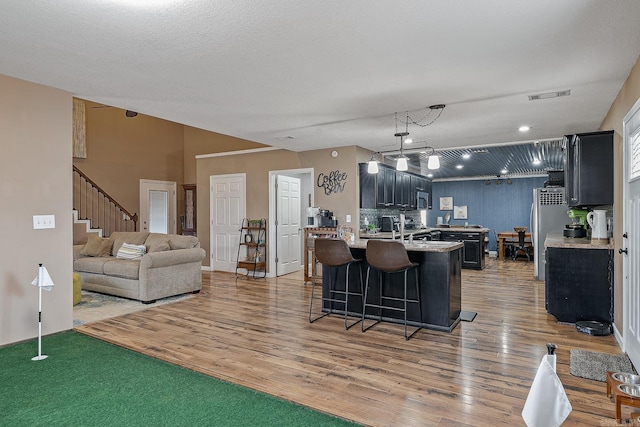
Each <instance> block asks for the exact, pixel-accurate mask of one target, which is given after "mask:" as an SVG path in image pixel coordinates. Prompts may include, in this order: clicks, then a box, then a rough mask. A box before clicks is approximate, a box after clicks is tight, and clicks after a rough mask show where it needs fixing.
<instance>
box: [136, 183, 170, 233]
mask: <svg viewBox="0 0 640 427" xmlns="http://www.w3.org/2000/svg"><path fill="white" fill-rule="evenodd" d="M140 230H141V231H148V232H151V233H162V234H174V233H176V183H175V182H170V181H154V180H149V179H141V180H140Z"/></svg>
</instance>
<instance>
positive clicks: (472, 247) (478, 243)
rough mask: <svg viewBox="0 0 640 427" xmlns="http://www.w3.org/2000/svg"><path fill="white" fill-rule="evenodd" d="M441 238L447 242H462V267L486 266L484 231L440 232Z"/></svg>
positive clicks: (481, 267)
mask: <svg viewBox="0 0 640 427" xmlns="http://www.w3.org/2000/svg"><path fill="white" fill-rule="evenodd" d="M440 239H441V240H442V241H445V242H462V243H463V244H464V247H463V248H462V268H471V269H475V270H482V269H483V268H484V267H485V253H484V233H483V232H473V231H472V232H467V231H444V230H442V231H441V232H440Z"/></svg>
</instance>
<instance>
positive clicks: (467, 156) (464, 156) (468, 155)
mask: <svg viewBox="0 0 640 427" xmlns="http://www.w3.org/2000/svg"><path fill="white" fill-rule="evenodd" d="M470 157H471V154H469V153H464V154H463V155H462V158H463V159H468V158H470Z"/></svg>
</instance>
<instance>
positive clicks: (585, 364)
mask: <svg viewBox="0 0 640 427" xmlns="http://www.w3.org/2000/svg"><path fill="white" fill-rule="evenodd" d="M569 366H570V369H569V372H570V373H571V375H573V376H576V377H581V378H587V379H590V380H596V381H602V382H605V381H606V380H607V371H613V372H630V373H635V372H636V371H635V369H634V368H633V365H632V364H631V361H630V360H629V357H628V356H627V355H626V354H607V353H599V352H595V351H587V350H571V351H570V357H569Z"/></svg>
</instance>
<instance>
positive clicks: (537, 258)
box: [531, 187, 569, 280]
mask: <svg viewBox="0 0 640 427" xmlns="http://www.w3.org/2000/svg"><path fill="white" fill-rule="evenodd" d="M568 210H569V208H568V207H567V202H566V200H565V195H564V188H562V187H547V188H534V189H533V205H532V206H531V239H532V242H533V248H534V251H535V255H534V257H533V262H534V264H533V275H534V276H535V277H536V279H538V280H544V276H545V268H544V266H545V253H544V241H545V239H546V238H547V234H562V231H563V230H564V227H565V225H566V224H568V222H569V216H568V215H567V211H568Z"/></svg>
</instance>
